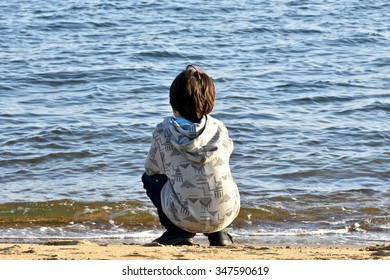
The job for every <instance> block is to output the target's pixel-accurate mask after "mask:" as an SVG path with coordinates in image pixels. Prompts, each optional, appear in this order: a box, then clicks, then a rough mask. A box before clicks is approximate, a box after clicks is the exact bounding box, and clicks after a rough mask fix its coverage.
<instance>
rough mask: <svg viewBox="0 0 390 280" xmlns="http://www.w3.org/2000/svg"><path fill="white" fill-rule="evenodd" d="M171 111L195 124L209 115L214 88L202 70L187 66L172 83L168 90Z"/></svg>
mask: <svg viewBox="0 0 390 280" xmlns="http://www.w3.org/2000/svg"><path fill="white" fill-rule="evenodd" d="M169 103H170V104H171V106H172V109H173V110H175V111H178V112H179V114H180V115H181V116H182V117H183V118H185V119H187V120H189V121H191V122H197V121H199V120H200V119H201V118H203V116H205V115H207V114H209V113H210V112H211V111H212V110H213V108H214V103H215V86H214V82H213V80H212V78H211V77H209V76H208V75H207V74H206V73H205V72H204V71H203V70H201V69H199V68H195V67H194V66H193V65H188V66H187V67H186V69H185V70H183V71H182V72H181V73H180V74H179V75H178V76H177V77H176V78H175V79H174V80H173V82H172V85H171V88H170V90H169Z"/></svg>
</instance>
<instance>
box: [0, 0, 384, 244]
mask: <svg viewBox="0 0 390 280" xmlns="http://www.w3.org/2000/svg"><path fill="white" fill-rule="evenodd" d="M0 12H1V14H2V15H4V16H2V17H0V31H1V34H2V36H1V38H0V132H1V133H0V147H1V149H0V186H1V190H2V191H1V193H0V239H1V240H3V241H7V240H8V241H9V240H30V239H35V240H45V239H57V238H76V239H85V238H86V239H88V238H90V239H98V240H99V239H100V240H105V239H107V240H112V241H113V242H116V241H123V240H128V241H131V240H132V241H135V242H144V241H145V242H146V241H148V240H151V239H153V238H154V237H156V236H158V235H159V234H161V232H162V228H161V227H159V225H158V219H157V216H156V213H155V211H154V208H153V207H152V204H151V203H150V202H149V201H148V199H147V197H146V194H145V192H144V190H143V188H142V184H141V180H140V177H141V175H142V172H143V164H144V160H145V157H146V154H147V152H148V149H149V145H150V141H151V133H152V131H153V129H154V127H155V125H156V124H157V123H158V122H160V121H161V120H162V118H163V117H165V116H168V115H170V114H171V110H170V107H169V102H168V90H169V86H170V83H171V82H172V80H173V78H174V77H175V76H176V75H177V74H178V72H179V71H180V70H181V69H183V68H184V67H185V66H186V65H187V64H189V63H193V64H196V65H198V66H200V67H202V68H204V69H205V70H206V72H208V73H209V74H210V75H211V76H212V77H213V79H214V81H215V84H216V88H217V103H216V107H215V109H214V111H213V113H212V115H213V116H214V117H216V118H218V119H220V120H222V121H223V122H224V123H225V125H226V126H227V128H228V130H229V133H230V137H231V138H232V139H233V141H234V144H235V150H234V153H233V155H232V158H231V167H232V173H233V176H234V178H235V180H236V182H237V184H238V186H239V188H240V193H241V199H242V209H241V213H240V215H239V217H238V218H237V220H236V221H235V222H234V223H233V225H232V229H231V232H232V234H233V235H234V236H235V238H236V239H237V240H238V241H239V242H260V243H262V242H263V243H264V242H265V243H269V244H273V243H280V244H306V243H310V244H337V243H342V244H362V245H365V244H372V243H384V242H389V241H390V183H389V178H390V125H389V124H390V113H389V112H390V91H389V89H390V80H389V78H388V77H389V76H390V68H389V64H390V55H389V54H390V19H389V15H390V4H389V3H387V2H386V1H370V0H368V1H354V0H345V1H333V0H329V1H322V2H318V1H293V0H283V1H260V0H258V1H250V2H246V1H236V0H229V1H222V2H221V3H214V2H202V1H196V0H191V1H187V2H186V3H179V2H175V1H174V2H172V1H141V2H135V3H134V2H132V1H130V2H126V1H109V2H108V1H103V0H102V1H99V0H88V1H87V0H85V1H65V2H61V3H59V2H58V1H40V0H38V1H33V2H31V1H23V0H15V1H9V2H7V3H1V4H0ZM199 238H201V237H199ZM240 240H241V241H240ZM201 242H203V241H202V239H201Z"/></svg>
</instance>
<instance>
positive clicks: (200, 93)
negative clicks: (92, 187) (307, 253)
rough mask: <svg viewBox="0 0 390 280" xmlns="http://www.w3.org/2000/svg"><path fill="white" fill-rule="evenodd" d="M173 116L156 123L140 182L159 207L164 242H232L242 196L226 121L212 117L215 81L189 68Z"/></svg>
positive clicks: (177, 84)
mask: <svg viewBox="0 0 390 280" xmlns="http://www.w3.org/2000/svg"><path fill="white" fill-rule="evenodd" d="M169 99H170V105H171V107H172V110H173V115H174V116H173V117H167V118H165V119H164V121H163V122H162V123H160V124H158V125H157V127H156V129H155V131H154V133H153V139H152V145H151V148H150V150H149V153H148V156H147V159H146V163H145V169H146V172H145V173H144V174H143V175H142V181H143V184H144V188H145V189H146V193H147V195H148V196H149V198H150V199H151V200H152V202H153V204H154V205H155V207H156V208H157V212H158V215H159V218H160V222H161V224H162V225H163V226H164V227H165V228H166V231H165V232H164V234H163V235H162V236H161V237H159V238H157V239H156V240H154V242H157V243H160V244H163V245H192V244H193V237H194V236H195V234H196V233H203V234H205V235H206V236H207V237H208V240H209V243H210V245H211V246H226V245H229V244H232V243H233V239H232V237H231V235H230V234H228V233H227V231H226V227H227V226H228V225H229V224H230V223H231V222H232V221H233V220H234V219H235V218H236V217H237V215H238V212H239V210H240V196H239V192H238V189H237V185H236V184H235V182H234V180H233V177H232V175H231V172H230V166H229V158H230V155H231V153H232V151H233V142H232V140H230V138H229V136H228V132H227V129H226V127H225V126H224V124H223V123H222V122H221V121H219V120H217V119H215V118H212V117H211V116H209V115H208V114H209V113H210V112H211V111H212V110H213V108H214V102H215V87H214V83H213V80H212V79H211V78H210V77H209V76H208V75H207V74H206V73H205V72H204V71H202V70H201V69H198V68H195V67H194V66H192V65H189V66H187V68H186V69H185V70H183V71H182V72H181V73H180V74H179V75H178V76H177V77H176V78H175V79H174V81H173V82H172V85H171V87H170V93H169Z"/></svg>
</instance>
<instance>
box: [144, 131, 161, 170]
mask: <svg viewBox="0 0 390 280" xmlns="http://www.w3.org/2000/svg"><path fill="white" fill-rule="evenodd" d="M160 147H161V136H160V133H159V130H158V127H157V128H156V130H155V131H154V132H153V139H152V145H151V147H150V149H149V152H148V156H147V158H146V162H145V171H146V174H148V175H149V176H152V175H156V174H165V171H164V164H163V161H162V158H161V150H160Z"/></svg>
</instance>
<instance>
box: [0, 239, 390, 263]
mask: <svg viewBox="0 0 390 280" xmlns="http://www.w3.org/2000/svg"><path fill="white" fill-rule="evenodd" d="M0 260H390V246H389V245H376V246H366V247H364V246H362V247H359V246H350V247H346V246H339V247H337V246H261V245H256V246H253V245H231V246H227V247H210V246H208V245H194V246H161V245H159V244H156V243H149V244H144V245H143V244H119V243H107V244H101V243H94V242H90V241H78V240H63V241H50V242H47V243H36V244H35V243H19V244H17V243H13V244H10V243H2V244H0Z"/></svg>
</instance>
